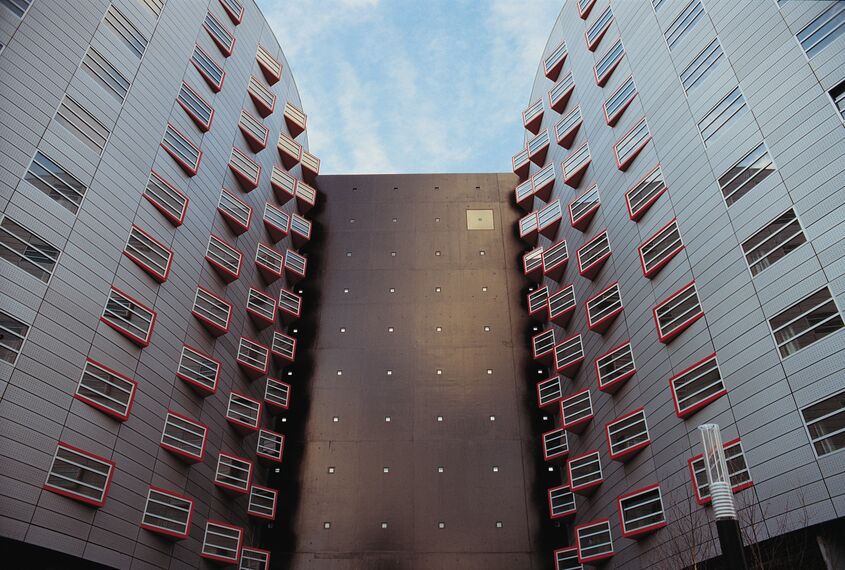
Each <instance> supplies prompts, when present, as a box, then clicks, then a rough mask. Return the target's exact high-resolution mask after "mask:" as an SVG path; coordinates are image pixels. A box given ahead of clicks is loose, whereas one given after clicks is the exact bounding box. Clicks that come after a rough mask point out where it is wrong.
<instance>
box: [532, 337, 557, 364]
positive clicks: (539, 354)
mask: <svg viewBox="0 0 845 570" xmlns="http://www.w3.org/2000/svg"><path fill="white" fill-rule="evenodd" d="M531 353H532V355H533V356H534V360H539V361H540V362H542V363H544V364H549V363H551V361H552V358H554V353H555V330H554V329H553V328H550V329H547V330H544V331H543V332H540V333H537V334H535V335H534V336H533V337H531Z"/></svg>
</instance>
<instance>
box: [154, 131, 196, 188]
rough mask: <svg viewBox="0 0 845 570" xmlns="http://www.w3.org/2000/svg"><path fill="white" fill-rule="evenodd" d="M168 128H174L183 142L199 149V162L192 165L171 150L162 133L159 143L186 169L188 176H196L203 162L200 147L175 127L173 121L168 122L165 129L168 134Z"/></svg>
mask: <svg viewBox="0 0 845 570" xmlns="http://www.w3.org/2000/svg"><path fill="white" fill-rule="evenodd" d="M168 129H172V130H173V132H175V133H176V134H178V135H179V137H180V138H181V139H182V142H184V143H185V144H187V145H189V146H190V147H191V148H193V149H194V150H196V151H197V163H196V164H195V165H193V166H191V165H190V164H188V163H187V162H185V161H184V160H182V157H180V156H179V155H178V154H177V153H176V152H175V151H173V150H171V149H170V147H168V146H166V145H165V144H164V135H162V137H161V142H160V143H159V146H160V147H161V148H163V149H164V152H166V153H167V154H169V155H170V157H171V158H172V159H173V160H175V161H176V164H178V165H179V166H180V167H182V170H184V171H185V174H187V175H188V176H196V174H197V172H198V171H199V169H200V163H201V162H202V151H201V150H200V147H198V146H197V145H195V144H194V143H193V141H191V139H189V138H188V137H186V136H185V133H183V132H182V131H180V130H179V129H177V128H176V127H174V126H173V124H172V123H167V127H166V128H165V129H164V132H165V134H167V130H168Z"/></svg>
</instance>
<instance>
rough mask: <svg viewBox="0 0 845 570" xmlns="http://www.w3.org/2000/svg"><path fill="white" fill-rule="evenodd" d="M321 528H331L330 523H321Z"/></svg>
mask: <svg viewBox="0 0 845 570" xmlns="http://www.w3.org/2000/svg"><path fill="white" fill-rule="evenodd" d="M323 528H332V523H330V522H324V523H323Z"/></svg>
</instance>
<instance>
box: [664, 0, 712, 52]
mask: <svg viewBox="0 0 845 570" xmlns="http://www.w3.org/2000/svg"><path fill="white" fill-rule="evenodd" d="M703 14H704V6H702V5H701V2H700V1H699V0H692V2H690V3H689V4H687V6H686V8H684V9H683V10H681V13H680V14H679V15H678V17H677V18H675V20H674V21H673V22H672V23H671V24H669V27H668V28H667V29H666V32H664V34H663V35H664V36H665V37H666V44H667V45H668V46H669V50H672V48H674V47H675V46H676V45H677V43H678V42H679V41H681V38H683V37H684V36H685V35H686V34H687V32H689V31H690V30H691V29H692V28H693V27H694V26H695V24H696V23H697V22H698V20H699V19H700V18H701V16H702V15H703Z"/></svg>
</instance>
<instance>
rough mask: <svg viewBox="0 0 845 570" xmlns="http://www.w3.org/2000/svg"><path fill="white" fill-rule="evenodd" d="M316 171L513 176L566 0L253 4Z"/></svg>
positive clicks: (262, 0)
mask: <svg viewBox="0 0 845 570" xmlns="http://www.w3.org/2000/svg"><path fill="white" fill-rule="evenodd" d="M258 4H259V5H260V7H261V9H262V11H263V12H264V15H265V17H266V18H267V20H268V21H269V22H270V25H271V26H272V27H273V30H274V32H275V34H276V37H277V38H278V39H279V42H280V44H281V46H282V50H283V51H284V52H285V56H286V57H287V60H288V65H289V66H290V68H291V71H292V72H293V76H294V79H295V81H296V84H297V87H298V89H299V94H300V97H301V98H302V105H303V107H304V110H305V112H306V113H307V114H308V142H309V147H310V150H311V152H313V153H314V154H316V155H317V156H318V157H319V158H320V160H321V162H320V173H321V174H366V173H397V172H401V173H415V172H509V171H510V170H511V157H512V156H513V155H514V154H515V153H516V152H517V151H518V150H519V149H520V148H521V147H522V144H523V134H524V129H523V127H522V117H521V114H522V110H523V109H524V108H525V106H526V105H527V103H528V99H529V96H530V94H531V93H530V91H531V86H532V83H533V80H534V75H535V73H536V71H537V66H538V65H539V62H540V58H541V56H542V53H543V48H544V47H545V44H546V39H547V38H548V36H549V33H550V32H551V30H552V26H553V25H554V22H555V19H556V18H557V15H558V12H559V11H560V8H561V6H562V5H563V1H562V0H521V1H520V0H297V1H295V2H291V1H290V0H258Z"/></svg>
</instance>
